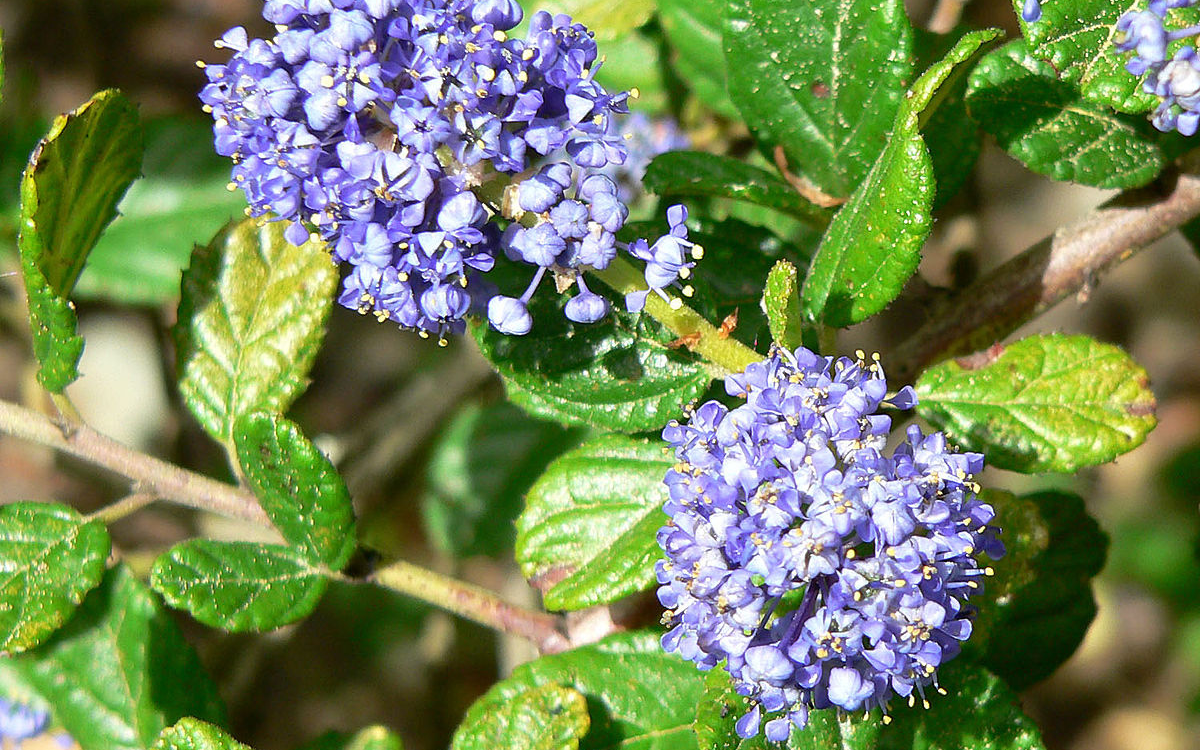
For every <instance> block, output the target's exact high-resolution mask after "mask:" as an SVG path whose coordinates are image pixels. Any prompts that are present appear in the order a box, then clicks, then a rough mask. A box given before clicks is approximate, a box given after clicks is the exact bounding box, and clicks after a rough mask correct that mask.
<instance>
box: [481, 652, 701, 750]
mask: <svg viewBox="0 0 1200 750" xmlns="http://www.w3.org/2000/svg"><path fill="white" fill-rule="evenodd" d="M543 685H560V686H563V687H568V688H571V689H573V690H576V691H578V692H580V693H582V694H583V695H584V697H585V698H586V699H587V708H588V713H589V715H590V722H591V728H590V729H589V730H588V733H587V735H586V736H585V737H584V738H583V739H582V740H581V741H580V743H579V747H580V748H581V750H617V749H618V748H619V749H620V750H693V749H694V748H695V747H696V740H695V735H694V734H693V733H692V719H693V717H694V716H695V713H696V704H697V702H698V701H699V700H700V694H701V691H702V689H703V677H702V675H701V673H700V672H699V671H697V670H696V668H695V667H694V666H693V665H692V664H691V663H689V662H686V661H684V660H683V659H680V658H679V657H678V656H675V655H673V654H667V653H665V652H664V651H663V650H662V647H661V646H659V644H658V636H657V635H656V634H654V633H645V632H642V633H622V634H619V635H614V636H609V637H608V638H605V639H604V640H602V641H600V642H599V643H594V644H592V645H589V646H583V647H581V648H577V649H574V650H572V651H567V652H565V653H561V654H555V655H553V656H543V657H542V658H540V659H537V660H536V661H532V662H528V663H526V664H522V665H521V666H519V667H517V668H516V669H514V670H513V673H512V676H510V677H509V678H508V679H506V680H502V681H501V682H498V683H497V684H495V685H493V686H492V688H491V690H489V691H488V692H487V693H485V694H484V696H483V697H482V698H480V699H479V700H478V701H476V702H475V704H474V705H473V706H471V708H470V710H468V711H467V716H466V718H465V719H464V722H463V723H464V724H467V725H475V724H477V723H478V722H481V721H484V720H485V717H487V716H489V715H491V714H496V713H504V712H505V711H506V710H507V709H506V706H507V705H508V704H509V702H510V701H512V700H513V699H514V698H516V697H517V696H519V695H520V694H521V693H524V692H526V691H528V690H529V689H530V688H535V687H541V686H543Z"/></svg>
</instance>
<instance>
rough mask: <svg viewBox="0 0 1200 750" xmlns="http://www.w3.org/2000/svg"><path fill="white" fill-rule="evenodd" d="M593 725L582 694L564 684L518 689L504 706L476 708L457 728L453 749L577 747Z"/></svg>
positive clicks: (571, 749) (563, 749)
mask: <svg viewBox="0 0 1200 750" xmlns="http://www.w3.org/2000/svg"><path fill="white" fill-rule="evenodd" d="M590 725H591V718H590V717H589V716H588V707H587V701H586V700H585V699H584V697H583V694H582V693H580V692H579V691H577V690H574V689H572V688H569V687H562V686H561V685H540V686H538V687H533V688H529V689H527V690H521V691H518V692H515V693H514V694H513V695H512V697H511V698H509V700H508V701H507V705H506V706H505V707H504V709H503V710H494V711H489V712H474V713H471V714H468V715H467V720H466V721H464V722H463V723H462V725H460V726H459V727H458V729H457V730H455V732H454V739H453V740H452V741H451V744H450V748H451V750H493V748H501V747H511V748H521V750H575V748H578V747H579V740H580V739H581V738H582V737H583V736H584V735H586V734H587V731H588V727H589V726H590Z"/></svg>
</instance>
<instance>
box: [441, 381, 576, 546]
mask: <svg viewBox="0 0 1200 750" xmlns="http://www.w3.org/2000/svg"><path fill="white" fill-rule="evenodd" d="M584 434H585V431H584V430H583V429H580V428H578V427H576V428H564V427H561V426H559V425H557V424H554V423H552V422H543V421H541V420H537V419H533V418H532V417H530V416H528V415H527V414H525V413H524V412H523V411H521V410H520V409H518V408H517V407H515V406H513V405H512V404H506V403H501V404H495V405H493V406H487V407H481V406H479V405H477V404H470V405H468V406H467V407H465V408H464V409H463V410H462V411H461V412H459V414H458V415H457V416H456V417H455V418H454V419H453V420H452V421H451V422H450V424H449V425H448V426H447V427H446V429H445V431H444V432H443V433H442V435H441V436H440V437H439V438H438V440H437V443H436V444H435V445H434V447H433V452H432V455H431V457H430V460H429V465H428V469H427V474H426V485H427V490H426V495H425V497H424V499H423V500H422V503H421V514H422V517H423V519H424V521H425V527H426V529H427V530H428V532H429V536H430V539H431V541H433V543H434V544H436V545H437V546H438V547H439V548H440V549H441V550H442V551H443V552H445V553H447V554H450V555H452V556H454V557H460V558H461V557H470V556H471V555H492V556H495V557H500V556H504V557H509V556H511V554H512V548H513V542H514V541H515V540H516V527H515V525H514V524H515V521H516V519H517V515H518V514H519V513H520V512H521V508H522V507H523V505H524V500H525V494H526V493H527V492H528V491H529V487H530V486H531V485H532V484H533V482H534V480H535V479H537V478H538V477H539V476H541V474H542V472H543V471H545V469H546V466H547V465H548V464H549V463H550V462H551V461H552V460H553V459H554V458H555V457H556V456H558V455H559V454H560V453H562V452H563V451H566V450H568V449H570V448H573V447H574V446H576V445H578V444H579V441H580V440H581V439H582V438H583V436H584Z"/></svg>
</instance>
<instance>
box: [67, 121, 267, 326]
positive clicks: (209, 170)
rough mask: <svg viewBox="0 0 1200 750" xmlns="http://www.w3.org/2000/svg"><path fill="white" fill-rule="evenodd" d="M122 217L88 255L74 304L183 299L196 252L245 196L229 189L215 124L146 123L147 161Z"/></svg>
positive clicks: (128, 195)
mask: <svg viewBox="0 0 1200 750" xmlns="http://www.w3.org/2000/svg"><path fill="white" fill-rule="evenodd" d="M142 170H143V172H144V173H145V176H144V177H143V178H142V179H140V180H138V181H137V182H136V183H134V184H133V186H132V187H131V188H130V189H129V192H128V193H126V194H125V198H124V199H123V200H122V201H121V204H120V207H119V212H120V214H119V215H118V216H117V218H116V219H114V220H113V223H112V224H111V225H110V226H109V227H108V229H107V230H105V232H104V234H103V235H102V236H101V237H100V241H99V242H97V243H96V247H95V249H94V250H92V253H91V255H89V256H88V262H87V266H86V267H85V268H84V269H83V275H82V276H80V277H79V283H78V285H76V287H75V294H74V296H75V297H76V298H77V299H102V300H111V301H115V302H121V303H126V304H135V305H159V304H162V303H164V302H168V301H170V300H174V299H178V297H179V277H180V274H181V273H182V272H183V269H184V268H186V267H187V264H188V258H189V257H190V256H191V253H192V247H193V246H195V245H197V244H204V243H207V242H208V241H209V240H210V239H211V238H212V236H213V235H214V234H216V232H217V231H218V230H219V229H220V228H221V227H222V226H224V225H225V224H226V223H228V222H229V220H230V219H232V218H235V217H240V216H241V215H242V210H243V209H244V208H245V206H246V199H245V197H244V196H243V194H242V192H241V191H240V190H236V191H231V190H229V189H228V186H229V161H228V160H227V159H225V158H223V157H220V156H218V155H217V154H216V152H214V151H213V149H212V123H211V121H208V122H206V121H202V120H200V119H199V118H195V119H186V120H185V119H174V118H172V119H162V120H158V121H154V122H148V123H146V156H145V159H144V161H143V165H142Z"/></svg>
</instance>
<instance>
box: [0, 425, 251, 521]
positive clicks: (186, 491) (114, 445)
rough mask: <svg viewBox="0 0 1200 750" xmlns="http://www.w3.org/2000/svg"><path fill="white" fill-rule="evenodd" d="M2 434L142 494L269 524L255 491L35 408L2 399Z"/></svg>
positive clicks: (0, 426) (0, 430) (0, 427)
mask: <svg viewBox="0 0 1200 750" xmlns="http://www.w3.org/2000/svg"><path fill="white" fill-rule="evenodd" d="M0 433H3V434H7V435H12V436H13V437H17V438H21V439H22V440H28V441H30V442H32V443H38V444H39V445H44V446H47V447H49V448H54V449H55V450H59V451H62V452H63V453H68V454H70V455H72V456H75V457H76V458H80V459H83V460H84V461H87V462H88V463H91V464H95V465H96V466H102V467H104V468H106V469H108V470H110V471H113V472H116V473H117V474H120V475H122V476H124V477H128V478H129V479H132V480H133V481H134V482H135V483H136V484H137V488H138V492H139V494H147V495H154V496H156V497H161V498H164V499H169V500H171V501H173V502H175V503H178V504H179V505H185V506H187V507H189V508H196V509H198V510H207V511H210V512H213V513H219V514H220V515H223V516H228V517H230V518H236V519H240V520H243V521H251V522H253V523H256V524H259V525H263V526H270V524H271V522H270V520H269V519H268V518H267V514H266V513H264V512H263V510H262V508H260V507H259V505H258V501H257V500H256V499H255V498H254V495H253V493H251V492H249V491H247V490H243V489H242V488H240V487H235V486H233V485H230V484H225V483H224V482H218V481H216V480H215V479H209V478H208V477H206V476H203V475H201V474H196V473H194V472H190V471H187V470H186V469H181V468H180V467H178V466H175V465H174V464H169V463H167V462H166V461H162V460H160V459H157V458H154V457H153V456H148V455H146V454H145V453H140V452H138V451H135V450H133V449H132V448H129V447H128V446H125V445H122V444H120V443H118V442H117V441H115V440H113V439H112V438H110V437H107V436H105V435H101V434H100V433H99V432H96V431H95V430H93V429H92V428H90V427H88V426H86V425H81V424H74V423H72V424H69V425H58V424H56V423H55V422H53V421H52V420H51V419H50V418H48V417H46V416H45V415H43V414H40V413H38V412H36V411H33V410H32V409H26V408H24V407H22V406H17V405H16V404H13V403H9V402H7V401H0Z"/></svg>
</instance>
